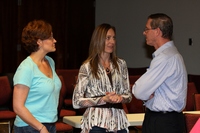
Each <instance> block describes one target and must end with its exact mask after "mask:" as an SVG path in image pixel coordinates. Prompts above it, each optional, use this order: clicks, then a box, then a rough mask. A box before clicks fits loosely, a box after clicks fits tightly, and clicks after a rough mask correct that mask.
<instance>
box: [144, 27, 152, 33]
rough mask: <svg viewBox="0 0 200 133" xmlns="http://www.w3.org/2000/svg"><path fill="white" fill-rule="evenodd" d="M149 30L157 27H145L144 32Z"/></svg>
mask: <svg viewBox="0 0 200 133" xmlns="http://www.w3.org/2000/svg"><path fill="white" fill-rule="evenodd" d="M148 30H155V28H147V27H146V28H144V32H147V31H148Z"/></svg>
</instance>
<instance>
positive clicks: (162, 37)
mask: <svg viewBox="0 0 200 133" xmlns="http://www.w3.org/2000/svg"><path fill="white" fill-rule="evenodd" d="M172 33H173V22H172V20H171V18H170V17H169V16H167V15H166V14H162V13H157V14H152V15H150V16H149V17H148V19H147V23H146V28H145V30H144V32H143V34H144V36H145V37H146V43H147V44H148V45H150V46H153V47H154V48H155V50H156V51H155V52H154V53H153V60H152V61H151V64H150V67H149V68H148V69H147V71H146V73H144V74H143V75H142V76H141V77H140V78H139V79H138V80H137V81H136V82H135V84H134V86H133V88H132V92H133V94H134V95H135V97H136V98H138V99H141V100H143V101H144V102H145V106H146V113H145V118H144V122H143V125H142V133H183V131H184V116H183V113H182V110H183V109H184V108H185V105H186V95H187V72H186V68H185V64H184V61H183V58H182V56H181V55H180V53H179V52H178V50H177V49H176V47H175V45H174V42H173V41H172Z"/></svg>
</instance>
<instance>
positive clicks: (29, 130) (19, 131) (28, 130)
mask: <svg viewBox="0 0 200 133" xmlns="http://www.w3.org/2000/svg"><path fill="white" fill-rule="evenodd" d="M43 125H44V126H45V127H46V128H47V130H48V131H49V133H56V126H55V124H54V123H52V124H49V123H43ZM14 133H39V131H38V130H36V129H34V128H33V127H31V126H25V127H17V126H14Z"/></svg>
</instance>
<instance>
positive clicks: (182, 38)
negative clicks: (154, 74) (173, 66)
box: [95, 0, 200, 74]
mask: <svg viewBox="0 0 200 133" xmlns="http://www.w3.org/2000/svg"><path fill="white" fill-rule="evenodd" d="M199 5H200V1H198V0H162V1H161V0H151V1H150V0H137V1H136V0H96V22H95V23H96V25H99V24H101V23H104V22H106V23H110V24H112V25H114V26H115V27H116V29H117V45H118V48H117V50H118V51H117V52H118V56H120V57H122V58H124V59H125V60H126V61H127V65H128V67H146V66H149V63H150V61H151V58H149V57H147V52H148V55H151V53H152V51H149V50H147V48H146V47H147V46H145V44H144V42H145V39H144V36H143V35H142V32H143V29H144V27H145V23H146V19H147V16H148V15H150V14H152V13H157V12H162V13H166V14H167V15H169V16H170V17H171V18H172V19H173V22H174V42H175V45H176V46H177V48H178V49H179V51H180V53H181V54H182V56H183V58H184V60H185V64H186V67H187V71H188V73H189V74H200V8H199ZM189 38H192V39H193V45H192V46H189ZM148 48H149V47H148ZM151 50H152V48H151Z"/></svg>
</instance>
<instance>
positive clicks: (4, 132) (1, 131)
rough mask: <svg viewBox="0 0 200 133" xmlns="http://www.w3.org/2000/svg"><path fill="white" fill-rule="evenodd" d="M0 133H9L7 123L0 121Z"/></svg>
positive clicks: (132, 132) (133, 132) (131, 128)
mask: <svg viewBox="0 0 200 133" xmlns="http://www.w3.org/2000/svg"><path fill="white" fill-rule="evenodd" d="M129 131H130V132H129V133H142V132H141V130H139V131H138V132H136V131H135V130H134V128H133V127H130V128H129ZM0 133H9V131H8V125H7V124H1V122H0ZM12 133H14V131H12ZM59 133H60V132H59Z"/></svg>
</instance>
